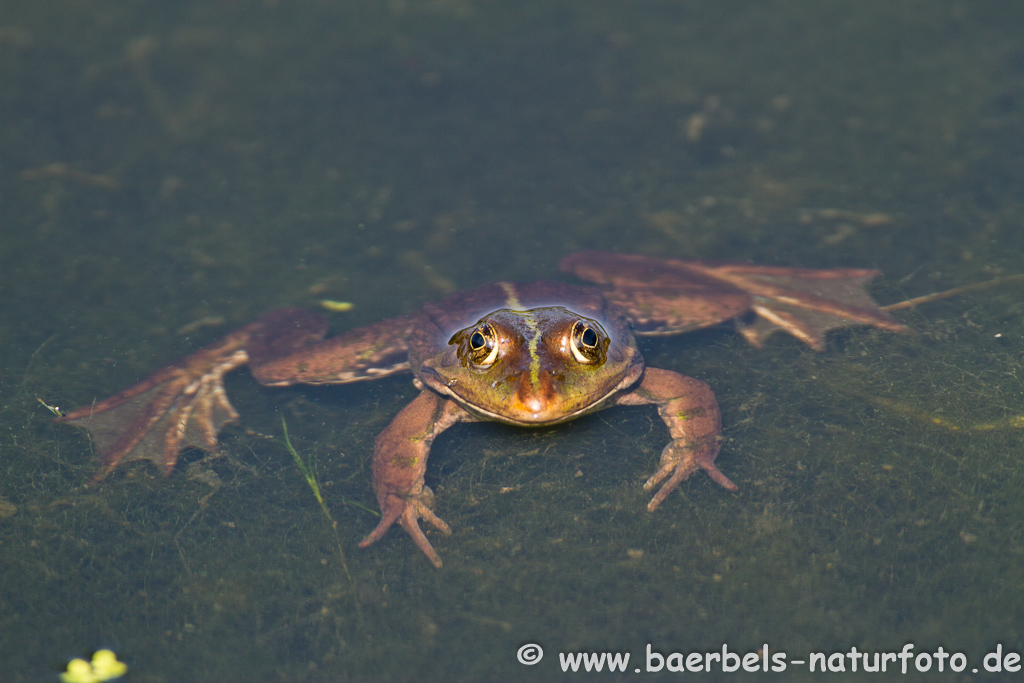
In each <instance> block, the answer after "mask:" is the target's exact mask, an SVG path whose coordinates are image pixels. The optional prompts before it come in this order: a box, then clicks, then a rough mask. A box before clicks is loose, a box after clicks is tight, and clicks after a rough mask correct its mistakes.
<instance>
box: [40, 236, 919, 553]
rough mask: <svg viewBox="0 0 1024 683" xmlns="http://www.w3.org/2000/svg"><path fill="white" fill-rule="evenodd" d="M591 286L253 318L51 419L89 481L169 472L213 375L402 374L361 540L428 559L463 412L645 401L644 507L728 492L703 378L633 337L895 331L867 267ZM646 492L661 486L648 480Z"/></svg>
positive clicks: (320, 380)
mask: <svg viewBox="0 0 1024 683" xmlns="http://www.w3.org/2000/svg"><path fill="white" fill-rule="evenodd" d="M560 268H561V270H562V271H563V272H566V273H569V274H571V275H573V276H575V277H576V278H578V279H580V280H583V281H585V282H586V283H588V284H572V283H568V282H563V281H555V280H540V281H534V282H496V283H490V284H485V285H482V286H480V287H478V288H476V289H472V290H468V291H463V292H457V293H455V294H451V295H449V296H447V297H445V298H443V299H441V300H439V301H434V302H428V303H425V304H423V305H422V307H420V308H419V309H418V310H416V311H415V312H412V313H407V314H404V315H399V316H396V317H393V318H389V319H386V320H383V321H380V322H377V323H373V324H370V325H368V326H365V327H361V328H357V329H353V330H349V331H347V332H343V333H341V334H338V335H335V336H327V332H328V324H327V321H326V320H325V318H324V317H323V316H322V315H320V314H319V313H314V312H312V311H308V310H305V309H301V308H284V309H278V310H275V311H271V312H269V313H266V314H265V315H263V316H262V317H261V318H259V319H258V320H256V321H255V322H252V323H249V324H248V325H245V326H243V327H241V328H239V329H237V330H235V331H233V332H230V333H228V334H227V335H225V336H224V337H222V338H221V339H219V340H217V341H215V342H213V343H211V344H209V345H208V346H205V347H203V348H200V349H199V350H197V351H194V352H192V353H190V354H189V355H186V356H185V357H184V358H182V359H181V360H178V361H176V362H173V363H171V364H169V365H167V366H165V367H163V368H161V369H159V370H157V371H156V372H154V373H153V374H151V375H149V376H148V377H146V378H145V379H143V380H142V381H140V382H139V383H137V384H135V385H134V386H132V387H130V388H128V389H126V390H124V391H122V392H120V393H118V394H115V395H113V396H111V397H109V398H106V399H104V400H100V401H96V402H93V403H91V404H89V405H85V406H82V407H81V408H78V409H76V410H73V411H71V412H69V413H67V414H65V415H64V416H62V417H60V418H58V420H59V421H60V422H62V423H65V424H70V425H74V426H77V427H82V428H84V429H86V430H87V431H88V432H89V435H90V436H91V438H92V441H93V445H94V447H95V450H96V452H97V455H98V459H99V461H100V466H99V468H98V469H97V471H96V473H95V475H94V476H93V477H92V479H91V480H90V482H89V484H90V485H96V484H98V483H99V482H100V481H102V480H103V479H104V478H105V477H107V475H109V474H110V473H111V472H112V471H113V470H114V469H116V468H117V467H119V466H120V465H121V464H123V463H126V462H130V461H133V460H148V461H150V462H152V463H153V464H154V465H156V466H157V467H158V468H160V470H161V471H162V472H163V473H164V474H165V475H166V474H170V473H171V472H172V470H174V468H175V465H176V463H177V462H178V459H179V454H180V453H181V451H182V450H183V449H185V448H188V447H196V448H199V449H202V450H204V451H207V452H211V453H212V452H216V450H217V448H218V438H219V434H220V432H221V430H222V429H223V428H224V427H225V426H226V425H227V424H228V423H231V422H234V421H236V420H238V419H239V415H238V413H237V412H236V410H235V409H234V407H233V406H232V405H231V403H230V401H229V399H228V397H227V395H226V392H225V390H224V376H225V375H226V374H227V373H229V372H231V371H233V370H235V369H237V368H239V367H241V366H248V368H249V370H250V372H251V373H252V376H253V377H254V378H255V379H256V380H257V381H258V382H259V383H261V384H263V385H266V386H270V387H280V386H290V385H296V384H307V385H333V384H346V383H350V382H359V381H366V380H373V379H380V378H383V377H388V376H390V375H394V374H397V373H411V374H412V377H413V380H412V381H413V385H414V386H415V388H416V389H417V390H418V394H417V395H416V397H415V398H413V399H412V401H411V402H410V403H408V405H406V406H405V407H404V408H403V409H402V410H401V411H400V412H398V414H397V415H396V416H395V417H394V419H393V420H392V421H391V422H390V424H389V425H388V426H387V427H386V428H385V429H384V430H383V431H382V432H381V433H380V434H379V435H378V436H377V438H376V441H375V443H374V447H373V455H372V460H371V471H372V484H373V490H374V493H375V495H376V498H377V502H378V505H379V507H380V514H381V517H380V521H379V523H378V524H377V525H376V527H375V528H373V529H372V530H371V531H370V532H369V533H368V534H367V535H366V536H365V537H364V538H363V539H362V540H361V541H360V542H359V546H360V547H361V548H366V547H368V546H370V545H372V544H374V543H376V542H377V541H379V540H380V539H381V538H383V537H384V536H385V534H386V533H387V532H388V531H389V530H390V529H391V528H392V527H393V526H394V525H395V524H398V525H399V526H400V527H401V528H402V529H404V530H405V532H406V533H407V534H408V536H409V537H410V538H411V539H412V541H413V543H414V544H415V545H416V547H417V548H418V549H419V550H420V551H421V552H422V553H423V555H424V556H425V557H426V558H427V559H428V560H429V561H430V563H431V564H433V565H434V566H435V567H438V568H440V567H441V566H442V560H441V557H440V555H439V554H438V553H437V551H436V550H435V549H434V547H433V545H432V544H431V542H430V540H429V539H428V538H427V535H426V533H425V532H424V530H423V528H422V527H421V522H422V523H424V524H425V525H427V526H429V527H432V528H433V529H434V530H436V531H438V532H440V533H442V534H444V535H450V534H451V528H450V527H449V526H448V524H447V523H446V522H445V521H444V520H442V519H441V518H440V517H439V516H438V514H437V513H436V512H435V497H434V494H433V492H432V490H431V488H430V487H429V486H428V485H427V484H426V482H425V475H426V471H427V460H428V458H429V456H430V451H431V446H432V444H433V442H434V440H435V439H436V438H437V437H438V435H440V434H441V433H442V432H444V431H445V430H447V429H449V428H450V427H452V426H453V425H455V424H457V423H460V422H474V421H496V422H501V423H505V424H508V425H513V426H517V427H532V428H538V427H549V426H551V425H555V424H559V423H562V422H566V421H569V420H574V419H576V418H579V417H581V416H584V415H588V414H590V413H594V412H596V411H599V410H604V409H606V408H611V407H614V406H642V405H650V406H655V407H656V409H657V411H658V415H659V416H660V418H661V421H662V422H663V423H664V425H665V427H666V428H667V430H668V433H669V437H670V440H669V442H668V444H667V445H666V446H665V447H664V449H663V450H662V452H661V456H660V460H659V463H658V465H657V469H656V471H655V472H654V473H653V474H651V475H650V476H649V477H648V478H647V479H646V481H645V482H644V484H643V489H644V490H645V491H647V492H651V491H654V494H653V496H652V497H651V499H650V501H649V502H648V503H647V510H648V511H649V512H654V511H655V510H657V509H658V508H659V507H660V506H661V505H662V503H664V501H665V500H666V499H667V498H668V496H669V494H670V493H672V492H673V491H674V490H675V489H676V488H677V487H678V486H679V485H680V483H681V482H683V481H685V480H686V479H688V478H689V477H690V476H691V475H693V474H694V473H696V472H704V473H706V475H707V476H709V477H710V479H711V480H712V481H713V482H715V483H716V484H718V485H719V486H720V487H722V488H724V489H726V490H729V491H735V490H737V486H736V484H734V483H733V482H732V480H730V479H729V478H728V477H727V476H726V475H725V474H724V473H723V472H722V471H721V470H719V468H718V466H717V465H716V464H715V463H716V459H717V457H718V455H719V451H720V448H721V442H722V421H721V413H720V410H719V406H718V402H717V400H716V398H715V394H714V393H713V391H712V389H711V387H710V386H709V385H708V384H707V383H705V382H704V381H702V380H699V379H695V378H692V377H688V376H686V375H683V374H681V373H678V372H675V371H672V370H665V369H660V368H654V367H648V366H646V365H645V363H644V360H643V356H642V354H641V351H640V347H639V345H638V342H637V338H638V337H645V336H659V335H674V334H681V333H685V332H689V331H692V330H698V329H702V328H707V327H711V326H715V325H726V324H732V325H733V327H734V328H735V329H736V330H737V331H738V332H739V333H740V334H741V335H742V336H743V338H745V339H746V341H747V342H748V343H749V344H750V345H752V346H754V347H758V348H759V347H762V346H763V345H764V343H765V341H766V339H767V338H768V337H769V336H771V335H772V334H774V333H776V332H780V331H782V332H786V333H789V334H790V335H792V336H794V337H795V338H796V339H798V340H799V341H800V342H802V343H804V344H806V345H807V346H809V347H810V348H811V349H813V350H815V351H823V350H824V349H825V343H826V341H825V336H826V333H828V332H829V331H831V330H834V329H838V328H844V327H851V326H871V327H875V328H879V329H883V330H888V331H891V332H906V331H908V328H907V327H906V326H905V325H903V324H902V323H900V322H899V321H897V320H896V319H894V318H893V317H891V316H890V315H889V314H887V313H886V312H885V311H883V310H882V309H881V308H880V307H879V306H878V304H877V303H876V302H875V301H874V300H873V299H872V297H871V295H870V294H869V293H868V291H867V284H868V283H869V282H870V281H871V280H872V279H874V278H875V277H877V276H878V275H879V272H878V271H876V270H869V269H854V268H833V269H806V268H795V267H783V266H758V265H751V264H745V263H730V262H713V261H701V260H683V259H673V258H660V257H653V256H645V255H637V254H621V253H612V252H600V251H583V252H577V253H574V254H570V255H568V256H566V257H565V258H563V259H562V260H561V262H560ZM655 489H656V490H655Z"/></svg>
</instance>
